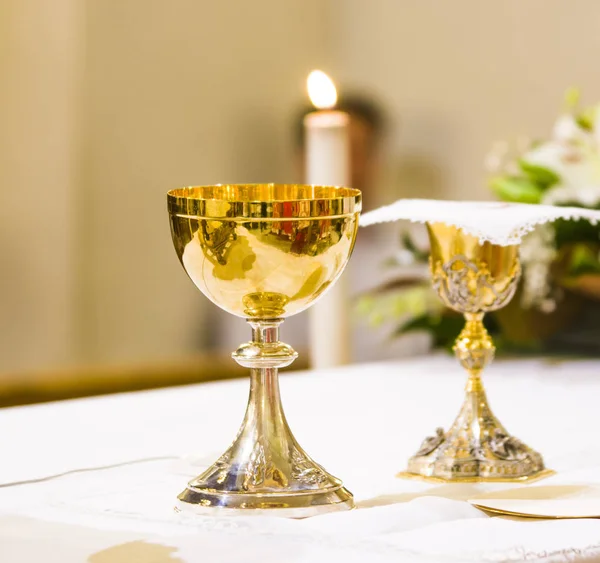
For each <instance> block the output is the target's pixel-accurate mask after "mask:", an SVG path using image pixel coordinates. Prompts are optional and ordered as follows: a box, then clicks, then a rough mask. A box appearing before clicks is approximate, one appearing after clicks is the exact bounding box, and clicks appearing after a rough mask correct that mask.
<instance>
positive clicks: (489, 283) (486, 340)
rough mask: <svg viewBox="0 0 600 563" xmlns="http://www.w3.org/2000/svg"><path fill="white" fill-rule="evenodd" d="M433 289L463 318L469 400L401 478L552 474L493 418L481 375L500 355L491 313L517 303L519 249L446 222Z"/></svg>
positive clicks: (436, 235) (436, 242) (437, 240)
mask: <svg viewBox="0 0 600 563" xmlns="http://www.w3.org/2000/svg"><path fill="white" fill-rule="evenodd" d="M427 230H428V233H429V240H430V242H431V256H430V268H431V276H432V281H433V287H434V289H435V290H436V291H437V293H438V295H439V296H440V298H441V299H442V301H443V302H444V303H445V305H447V306H448V307H450V308H451V309H454V310H455V311H458V312H460V313H462V314H464V316H465V319H466V323H465V327H464V329H463V331H462V332H461V333H460V335H459V336H458V339H457V340H456V343H455V345H454V352H455V354H456V356H457V357H458V360H459V361H460V363H461V365H462V366H463V367H464V368H465V369H466V370H467V372H468V380H467V387H466V398H465V401H464V403H463V406H462V408H461V410H460V413H459V415H458V417H457V418H456V420H455V421H454V424H453V425H452V426H451V427H450V429H449V430H448V431H447V432H444V430H443V429H442V428H438V429H437V430H436V432H435V435H433V436H431V437H429V438H426V439H425V440H424V441H423V443H422V445H421V447H420V449H419V450H418V451H417V453H416V454H415V455H414V456H413V457H411V458H410V459H409V462H408V468H407V471H405V472H402V473H400V475H399V476H401V477H418V478H424V479H426V480H432V481H451V482H453V481H462V482H465V481H528V480H531V479H537V478H540V477H543V476H545V475H548V474H550V473H552V472H551V471H549V470H546V469H545V468H544V462H543V460H542V456H541V455H540V454H539V453H537V452H535V451H534V450H532V449H531V448H530V447H528V446H526V445H525V444H524V443H523V442H521V441H520V440H518V439H517V438H515V437H513V436H511V435H510V434H509V433H508V432H507V431H506V430H505V428H504V427H503V426H502V424H500V422H499V421H498V419H497V418H496V417H495V416H494V415H493V414H492V411H491V410H490V407H489V406H488V402H487V398H486V395H485V391H484V388H483V383H482V380H481V372H482V371H483V369H484V368H485V366H486V365H487V364H488V363H490V362H491V361H492V359H493V357H494V352H495V348H494V344H493V343H492V339H491V337H490V335H489V334H488V332H487V330H486V329H485V327H484V325H483V316H484V314H485V313H486V312H488V311H494V310H496V309H500V308H501V307H504V306H505V305H506V304H507V303H508V302H509V301H510V300H511V298H512V297H513V295H514V293H515V290H516V287H517V282H518V279H519V275H520V271H521V269H520V264H519V246H518V245H511V246H500V245H497V244H491V243H489V242H484V243H483V244H480V242H479V239H478V238H477V237H474V236H471V235H468V234H465V233H464V232H463V231H462V230H460V229H458V228H456V227H453V226H449V225H446V224H444V223H435V224H428V225H427Z"/></svg>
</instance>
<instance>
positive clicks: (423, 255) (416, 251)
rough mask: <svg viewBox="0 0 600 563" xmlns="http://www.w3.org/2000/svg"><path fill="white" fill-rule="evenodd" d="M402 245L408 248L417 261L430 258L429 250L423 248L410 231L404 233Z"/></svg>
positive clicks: (425, 260) (424, 260)
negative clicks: (414, 239)
mask: <svg viewBox="0 0 600 563" xmlns="http://www.w3.org/2000/svg"><path fill="white" fill-rule="evenodd" d="M402 245H403V246H404V248H406V250H408V251H409V252H410V253H411V254H412V255H413V256H414V257H415V259H416V260H417V261H419V262H427V261H428V260H429V250H425V251H423V250H421V249H420V248H419V247H418V246H417V245H416V244H415V243H414V241H413V239H412V237H411V235H410V233H408V232H404V233H402Z"/></svg>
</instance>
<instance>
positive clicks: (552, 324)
mask: <svg viewBox="0 0 600 563" xmlns="http://www.w3.org/2000/svg"><path fill="white" fill-rule="evenodd" d="M579 99H580V95H579V91H577V90H576V89H570V90H569V91H568V92H567V94H566V96H565V110H564V112H563V114H562V115H561V116H560V117H559V118H558V119H557V121H556V122H555V124H554V127H553V129H552V133H551V135H550V138H549V139H546V140H542V141H529V140H526V139H519V140H518V141H517V142H515V143H513V144H509V143H504V142H503V143H497V144H496V145H495V146H494V147H493V150H492V152H491V153H490V154H489V155H488V157H487V158H486V162H485V164H486V168H487V170H488V172H489V174H490V180H489V186H490V188H491V190H492V191H493V193H494V194H495V195H496V196H497V197H498V198H500V199H501V200H504V201H511V202H519V203H529V204H552V205H569V206H577V207H587V208H594V209H599V208H600V104H597V105H595V106H591V107H585V108H581V107H580V104H579ZM427 257H428V251H427V248H426V247H425V246H424V245H419V244H417V243H416V242H415V241H414V240H413V238H412V237H411V236H410V235H408V234H404V235H403V238H402V245H401V248H400V249H399V251H398V253H397V255H396V256H395V257H393V258H392V259H391V260H390V261H389V264H391V265H393V266H406V265H407V264H412V265H413V266H416V265H418V264H422V265H423V268H422V269H421V272H420V274H419V275H416V276H410V277H408V278H407V277H406V276H404V277H399V278H398V279H396V280H394V281H392V282H389V283H387V284H386V285H385V286H383V287H380V288H378V289H376V290H375V291H373V292H371V293H369V294H368V295H365V296H363V297H362V299H361V300H360V301H359V307H360V308H361V309H362V311H363V312H364V313H366V314H367V315H368V317H369V319H370V321H371V322H372V323H382V322H386V321H392V322H394V323H395V324H396V325H398V324H399V326H398V328H397V330H396V331H395V334H405V333H408V332H412V331H415V330H425V331H428V332H429V333H430V334H431V335H432V338H433V343H434V345H436V346H450V345H451V344H452V342H453V341H454V339H455V337H456V336H457V335H458V333H459V332H460V330H461V328H462V325H463V320H462V319H461V318H460V317H459V316H458V315H456V314H455V313H453V312H451V311H448V310H447V309H444V308H443V306H441V305H440V303H439V301H438V300H437V299H435V298H433V294H432V290H431V288H430V285H429V279H428V275H427V273H426V269H425V264H426V261H427ZM521 264H522V269H523V275H522V278H521V282H520V286H519V289H518V291H517V294H516V296H515V298H514V299H513V300H512V302H511V303H510V305H509V306H508V307H506V308H504V309H501V310H500V311H497V312H495V313H492V314H489V315H487V316H486V322H487V325H488V330H490V331H492V332H494V333H495V336H496V339H497V340H499V341H500V342H503V343H504V345H505V346H507V345H509V346H512V347H515V346H516V347H518V348H521V349H533V350H536V351H537V350H540V349H543V348H547V347H552V349H553V350H556V348H557V342H561V343H565V342H569V341H571V342H576V343H578V344H582V343H584V344H585V343H586V342H589V343H590V348H591V350H594V351H597V352H600V346H598V342H600V305H597V304H600V228H599V227H598V226H592V225H590V224H588V223H586V222H584V221H558V222H555V223H553V224H548V225H544V226H542V227H539V228H538V229H536V230H535V231H534V232H533V233H531V234H530V235H528V236H527V237H526V238H525V239H524V240H523V243H522V245H521ZM594 312H595V313H596V315H597V316H596V315H594ZM586 317H588V318H586ZM574 324H575V325H576V326H577V329H578V330H574V329H573V326H574ZM582 331H585V335H582ZM566 348H569V346H568V345H567V346H566ZM582 348H585V346H578V347H575V348H573V351H581V349H582ZM586 351H588V350H586Z"/></svg>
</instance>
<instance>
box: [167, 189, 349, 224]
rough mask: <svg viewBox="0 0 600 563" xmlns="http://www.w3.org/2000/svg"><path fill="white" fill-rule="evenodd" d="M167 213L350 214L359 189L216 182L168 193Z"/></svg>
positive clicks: (236, 216) (243, 216)
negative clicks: (210, 184)
mask: <svg viewBox="0 0 600 563" xmlns="http://www.w3.org/2000/svg"><path fill="white" fill-rule="evenodd" d="M167 201H168V209H169V213H171V214H173V215H179V216H189V217H193V218H209V219H225V218H226V219H229V220H231V221H244V220H247V219H261V220H266V219H272V220H276V221H285V220H286V219H289V220H295V221H297V220H298V219H302V218H310V217H319V218H328V217H340V216H343V215H350V214H353V213H356V212H358V211H360V210H361V193H360V191H359V190H355V189H353V188H345V187H341V186H315V185H307V184H217V185H213V186H191V187H187V188H177V189H174V190H170V191H169V192H168V193H167Z"/></svg>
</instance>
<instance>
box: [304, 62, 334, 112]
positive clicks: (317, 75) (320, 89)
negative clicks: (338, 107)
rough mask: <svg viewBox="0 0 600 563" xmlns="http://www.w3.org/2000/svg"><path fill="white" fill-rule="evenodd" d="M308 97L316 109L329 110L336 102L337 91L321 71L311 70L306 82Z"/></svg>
mask: <svg viewBox="0 0 600 563" xmlns="http://www.w3.org/2000/svg"><path fill="white" fill-rule="evenodd" d="M306 87H307V89H308V96H309V98H310V101H311V102H312V104H313V106H315V107H316V108H317V109H330V108H332V107H333V106H335V103H336V102H337V91H336V89H335V85H334V83H333V81H332V80H331V78H329V76H327V75H326V74H325V73H324V72H323V71H321V70H313V71H312V72H311V73H310V74H309V75H308V79H307V80H306Z"/></svg>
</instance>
